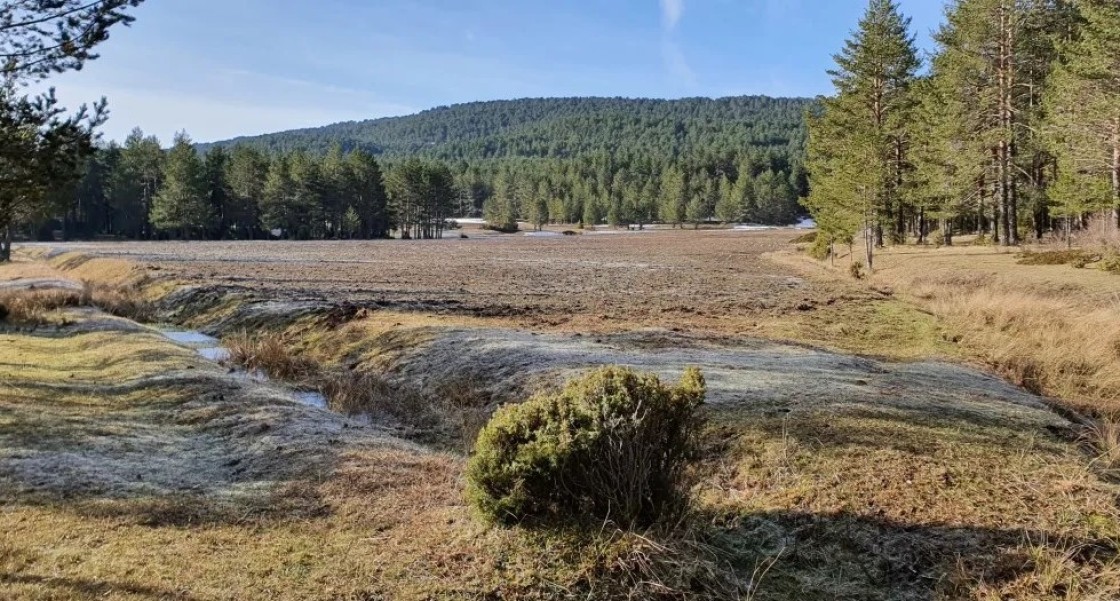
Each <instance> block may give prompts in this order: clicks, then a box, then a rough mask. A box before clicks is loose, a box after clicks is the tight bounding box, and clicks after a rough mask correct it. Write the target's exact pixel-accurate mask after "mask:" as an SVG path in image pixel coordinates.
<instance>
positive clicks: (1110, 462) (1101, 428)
mask: <svg viewBox="0 0 1120 601" xmlns="http://www.w3.org/2000/svg"><path fill="white" fill-rule="evenodd" d="M1085 439H1086V441H1087V442H1088V443H1089V445H1090V447H1091V448H1092V449H1093V452H1094V453H1095V454H1096V457H1095V458H1094V459H1093V463H1094V464H1095V465H1096V466H1097V467H1098V468H1099V469H1101V470H1102V471H1103V472H1104V473H1106V474H1108V475H1110V476H1112V477H1117V478H1120V419H1117V418H1116V417H1101V418H1098V419H1095V420H1093V421H1092V423H1091V424H1090V425H1089V426H1088V428H1086V433H1085Z"/></svg>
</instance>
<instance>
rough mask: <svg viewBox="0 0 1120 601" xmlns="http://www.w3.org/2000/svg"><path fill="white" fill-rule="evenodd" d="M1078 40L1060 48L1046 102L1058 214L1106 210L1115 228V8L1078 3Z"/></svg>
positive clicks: (1119, 198)
mask: <svg viewBox="0 0 1120 601" xmlns="http://www.w3.org/2000/svg"><path fill="white" fill-rule="evenodd" d="M1078 8H1079V12H1080V15H1081V17H1082V19H1083V21H1082V24H1081V27H1080V28H1079V36H1077V37H1076V38H1073V39H1070V40H1068V41H1066V42H1065V43H1064V44H1063V46H1062V47H1061V48H1060V52H1061V60H1060V61H1059V62H1058V64H1057V67H1056V68H1055V70H1054V73H1053V76H1052V77H1053V79H1052V81H1051V83H1050V85H1049V86H1048V93H1047V97H1046V108H1047V113H1048V115H1047V123H1046V127H1045V129H1046V131H1047V134H1048V136H1047V137H1048V139H1049V141H1050V148H1051V149H1052V150H1053V151H1054V153H1055V154H1056V155H1057V158H1058V172H1059V174H1060V179H1059V181H1058V182H1056V184H1057V185H1056V186H1054V189H1053V190H1052V194H1051V195H1052V197H1053V198H1054V200H1056V201H1057V202H1058V207H1059V211H1058V212H1059V214H1061V215H1062V216H1065V217H1067V222H1068V220H1069V218H1072V217H1073V216H1075V215H1079V214H1081V213H1083V212H1087V211H1109V212H1111V217H1112V219H1111V221H1112V223H1113V224H1115V225H1116V226H1117V227H1120V4H1117V3H1116V2H1115V1H1114V0H1082V1H1081V2H1079V3H1078Z"/></svg>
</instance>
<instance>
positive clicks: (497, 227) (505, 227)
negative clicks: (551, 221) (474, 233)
mask: <svg viewBox="0 0 1120 601" xmlns="http://www.w3.org/2000/svg"><path fill="white" fill-rule="evenodd" d="M482 229H484V230H490V231H492V232H498V233H500V234H516V233H517V232H519V231H521V228H519V227H517V224H516V223H514V224H512V225H511V224H500V223H484V224H482Z"/></svg>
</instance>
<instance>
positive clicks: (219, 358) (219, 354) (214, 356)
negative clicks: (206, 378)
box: [198, 346, 229, 363]
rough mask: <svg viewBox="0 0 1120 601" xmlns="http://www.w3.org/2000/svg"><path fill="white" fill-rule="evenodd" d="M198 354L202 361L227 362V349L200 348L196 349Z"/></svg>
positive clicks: (218, 347) (220, 347)
mask: <svg viewBox="0 0 1120 601" xmlns="http://www.w3.org/2000/svg"><path fill="white" fill-rule="evenodd" d="M198 354H199V355H202V358H203V359H206V360H208V361H213V362H215V363H221V362H223V361H229V349H227V348H225V347H222V346H215V347H208V348H200V349H198Z"/></svg>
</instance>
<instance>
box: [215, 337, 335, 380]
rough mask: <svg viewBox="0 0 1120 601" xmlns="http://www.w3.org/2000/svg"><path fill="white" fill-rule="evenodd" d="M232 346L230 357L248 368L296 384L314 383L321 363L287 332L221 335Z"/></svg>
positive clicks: (224, 342)
mask: <svg viewBox="0 0 1120 601" xmlns="http://www.w3.org/2000/svg"><path fill="white" fill-rule="evenodd" d="M222 345H223V346H225V347H226V348H227V349H229V358H230V361H231V362H232V363H233V364H235V365H239V366H241V367H244V368H245V369H247V370H249V371H260V372H262V373H265V374H267V375H268V376H269V377H271V378H276V379H278V380H284V381H286V382H292V383H296V384H309V383H312V382H313V380H314V378H315V376H316V375H317V373H318V370H319V367H318V365H317V364H316V363H315V362H314V361H312V360H311V359H308V358H306V357H303V356H301V355H299V354H298V353H297V352H296V350H295V347H294V345H292V344H291V343H290V342H289V341H288V339H287V338H286V337H285V336H284V334H282V333H280V332H260V333H255V334H250V333H249V332H247V331H244V330H242V331H240V332H236V333H234V334H231V335H229V336H226V337H225V338H223V339H222Z"/></svg>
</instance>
